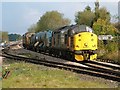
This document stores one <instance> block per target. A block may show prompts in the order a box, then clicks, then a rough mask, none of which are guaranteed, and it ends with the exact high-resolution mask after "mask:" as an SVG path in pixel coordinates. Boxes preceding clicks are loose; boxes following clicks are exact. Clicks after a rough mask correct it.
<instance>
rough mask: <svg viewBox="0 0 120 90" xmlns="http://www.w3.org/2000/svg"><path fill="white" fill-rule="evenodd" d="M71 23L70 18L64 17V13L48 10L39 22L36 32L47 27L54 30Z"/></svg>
mask: <svg viewBox="0 0 120 90" xmlns="http://www.w3.org/2000/svg"><path fill="white" fill-rule="evenodd" d="M69 24H70V20H69V19H67V18H63V14H61V13H59V12H58V11H50V12H46V13H45V14H44V15H43V16H42V17H41V18H40V20H39V21H38V22H37V28H36V32H39V31H44V30H47V29H50V30H54V29H56V28H59V27H62V26H65V25H69Z"/></svg>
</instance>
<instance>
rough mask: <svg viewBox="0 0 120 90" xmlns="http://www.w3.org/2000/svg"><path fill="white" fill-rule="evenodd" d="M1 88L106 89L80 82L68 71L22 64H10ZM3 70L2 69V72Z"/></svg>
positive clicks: (101, 84)
mask: <svg viewBox="0 0 120 90" xmlns="http://www.w3.org/2000/svg"><path fill="white" fill-rule="evenodd" d="M8 69H9V70H10V71H11V73H10V76H8V78H7V79H3V86H2V87H3V88H69V87H70V88H93V87H94V88H100V87H102V88H105V87H106V88H107V87H109V86H107V85H105V84H104V83H101V82H93V81H89V80H88V81H86V80H85V81H84V80H81V79H80V78H82V77H79V76H78V74H75V73H73V72H70V71H65V70H59V69H54V68H49V67H45V66H41V65H34V64H29V63H24V62H19V63H17V62H16V63H12V64H10V66H9V67H8ZM4 70H5V68H4V67H3V71H4Z"/></svg>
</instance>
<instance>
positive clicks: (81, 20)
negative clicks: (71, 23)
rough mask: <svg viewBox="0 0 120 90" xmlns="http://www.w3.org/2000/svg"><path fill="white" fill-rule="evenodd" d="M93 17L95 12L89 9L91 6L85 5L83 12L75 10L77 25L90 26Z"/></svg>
mask: <svg viewBox="0 0 120 90" xmlns="http://www.w3.org/2000/svg"><path fill="white" fill-rule="evenodd" d="M94 18H95V14H94V13H93V12H92V11H91V8H90V7H89V6H87V7H86V8H85V10H84V11H83V12H81V11H79V12H77V15H76V16H75V22H76V23H77V24H79V25H81V24H85V25H88V26H91V27H92V25H93V21H94Z"/></svg>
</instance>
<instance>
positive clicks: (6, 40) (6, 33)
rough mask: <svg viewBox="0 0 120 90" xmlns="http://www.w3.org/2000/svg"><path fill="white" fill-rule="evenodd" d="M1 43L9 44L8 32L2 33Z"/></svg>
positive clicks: (0, 33) (0, 34)
mask: <svg viewBox="0 0 120 90" xmlns="http://www.w3.org/2000/svg"><path fill="white" fill-rule="evenodd" d="M0 42H8V32H5V31H4V32H3V31H0Z"/></svg>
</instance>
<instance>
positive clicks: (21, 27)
mask: <svg viewBox="0 0 120 90" xmlns="http://www.w3.org/2000/svg"><path fill="white" fill-rule="evenodd" d="M87 5H89V6H90V7H91V8H92V10H93V9H94V2H12V1H11V2H5V1H4V2H1V3H0V8H1V9H0V13H1V14H0V21H2V22H0V30H3V31H8V32H9V33H19V34H21V35H22V34H24V33H25V32H26V31H27V28H29V27H30V25H32V24H35V23H36V22H37V21H38V20H39V19H40V17H41V16H42V15H43V14H45V12H46V11H52V10H57V11H59V12H60V13H63V14H64V17H67V18H69V19H70V20H71V24H74V23H75V22H74V19H75V13H76V12H78V11H83V10H84V8H85V7H86V6H87ZM100 7H106V8H107V10H108V11H109V12H110V13H111V15H117V14H118V2H100Z"/></svg>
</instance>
